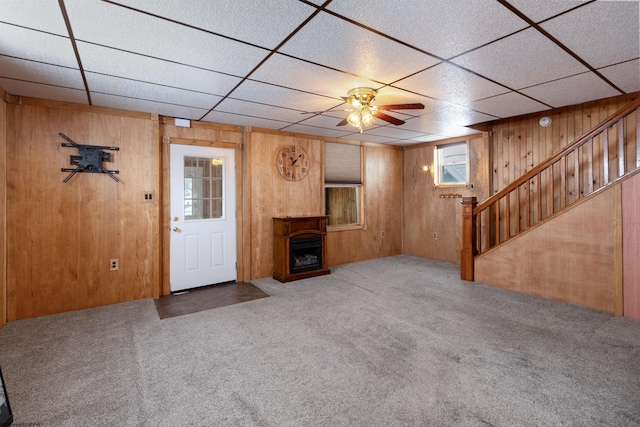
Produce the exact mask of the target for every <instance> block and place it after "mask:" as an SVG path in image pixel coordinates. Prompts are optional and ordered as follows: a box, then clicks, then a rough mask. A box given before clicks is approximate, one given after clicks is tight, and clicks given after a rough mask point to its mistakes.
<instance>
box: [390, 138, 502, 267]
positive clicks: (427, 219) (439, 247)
mask: <svg viewBox="0 0 640 427" xmlns="http://www.w3.org/2000/svg"><path fill="white" fill-rule="evenodd" d="M458 140H459V139H458ZM455 141H456V140H448V142H455ZM446 142H447V141H440V142H436V143H431V144H425V145H420V146H410V147H406V148H405V150H404V160H403V164H404V172H403V174H404V175H403V176H404V178H403V180H404V184H403V203H404V221H403V223H404V227H403V228H404V232H403V236H404V237H403V253H405V254H408V255H415V256H420V257H424V258H431V259H438V260H442V261H447V262H453V263H460V250H461V248H462V235H461V228H460V224H461V223H462V208H461V205H460V203H461V201H462V199H461V198H440V195H443V194H447V193H459V194H461V195H463V196H476V197H477V198H478V199H479V200H484V199H486V198H487V197H488V195H489V193H490V192H491V188H490V184H489V182H490V176H491V175H492V174H495V169H491V170H490V169H489V161H488V156H489V155H490V154H489V153H490V150H489V138H488V136H485V135H476V136H472V137H470V138H469V141H468V142H469V156H470V182H472V183H473V184H474V190H471V189H468V188H464V187H455V188H435V187H434V186H433V172H432V171H429V172H424V171H423V170H422V166H423V165H425V164H428V165H433V149H434V146H435V145H437V144H442V143H446ZM389 197H392V196H391V195H389ZM379 204H380V205H382V202H381V203H379ZM487 220H492V219H484V221H485V222H486V221H487ZM433 233H436V234H437V239H434V238H433Z"/></svg>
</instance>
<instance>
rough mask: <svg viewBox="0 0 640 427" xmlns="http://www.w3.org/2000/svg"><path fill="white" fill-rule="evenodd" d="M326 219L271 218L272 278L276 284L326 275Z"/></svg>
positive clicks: (327, 271) (323, 217)
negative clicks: (276, 281)
mask: <svg viewBox="0 0 640 427" xmlns="http://www.w3.org/2000/svg"><path fill="white" fill-rule="evenodd" d="M326 234H327V217H326V216H320V217H286V218H273V278H274V279H276V280H278V281H280V282H290V281H293V280H299V279H305V278H308V277H314V276H320V275H323V274H329V273H330V270H329V269H328V268H327V264H326Z"/></svg>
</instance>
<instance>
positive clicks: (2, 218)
mask: <svg viewBox="0 0 640 427" xmlns="http://www.w3.org/2000/svg"><path fill="white" fill-rule="evenodd" d="M0 91H1V93H0V96H2V100H0V329H1V328H2V327H3V326H4V325H5V324H6V323H7V104H6V102H5V101H4V94H5V92H4V91H2V90H1V89H0Z"/></svg>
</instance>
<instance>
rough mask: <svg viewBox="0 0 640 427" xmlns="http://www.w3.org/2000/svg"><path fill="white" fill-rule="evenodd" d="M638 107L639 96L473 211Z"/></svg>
mask: <svg viewBox="0 0 640 427" xmlns="http://www.w3.org/2000/svg"><path fill="white" fill-rule="evenodd" d="M638 107H640V98H639V99H637V100H635V101H634V102H632V103H630V104H628V105H627V106H625V107H624V108H622V109H620V110H619V111H617V112H616V113H615V114H613V115H612V116H610V117H608V118H606V119H605V120H603V121H602V122H600V124H599V125H597V126H596V127H594V128H593V129H591V130H590V131H588V132H586V133H585V134H584V135H582V136H580V137H578V139H576V140H575V141H574V142H572V143H571V144H569V145H567V146H566V147H565V148H563V149H562V150H560V151H558V152H557V153H556V154H554V155H553V156H551V157H549V158H548V159H547V160H545V161H544V162H542V163H539V164H538V165H537V166H536V167H534V168H533V169H531V170H530V171H529V172H527V173H525V174H524V175H522V176H521V177H520V178H518V179H517V180H515V181H513V182H512V183H511V184H509V185H508V186H506V187H505V188H503V189H502V190H500V191H499V192H497V193H496V194H494V195H493V196H491V197H489V198H488V199H487V200H485V201H484V202H482V203H481V204H479V205H478V206H476V207H475V208H474V209H473V213H474V214H477V213H478V212H480V211H482V210H484V209H486V208H487V207H488V206H491V205H492V204H494V203H495V202H496V201H498V200H500V199H502V198H503V197H504V196H505V195H506V194H507V193H511V192H512V191H513V190H515V189H516V188H518V187H519V186H521V185H522V184H524V183H525V182H527V181H528V180H530V179H531V178H533V177H534V176H536V175H538V174H539V173H540V172H542V171H543V170H545V169H546V168H548V167H549V166H551V165H552V164H554V163H555V162H557V161H558V160H560V159H562V158H563V157H565V156H566V155H567V154H569V153H571V152H572V151H574V150H575V149H576V148H579V147H581V146H582V145H584V144H585V143H587V142H588V141H590V140H591V138H593V137H594V136H596V135H598V134H599V133H600V132H602V131H604V130H605V129H607V128H609V127H610V126H612V125H614V124H616V123H617V122H618V121H619V120H621V119H624V118H625V117H626V116H628V115H629V114H631V113H633V112H634V111H635V110H636V109H637V108H638Z"/></svg>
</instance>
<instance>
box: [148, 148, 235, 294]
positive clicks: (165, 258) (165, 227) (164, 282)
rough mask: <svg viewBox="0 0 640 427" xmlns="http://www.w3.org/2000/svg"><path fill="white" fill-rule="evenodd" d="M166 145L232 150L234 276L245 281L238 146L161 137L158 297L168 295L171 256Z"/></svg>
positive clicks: (169, 194) (169, 180)
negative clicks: (160, 260)
mask: <svg viewBox="0 0 640 427" xmlns="http://www.w3.org/2000/svg"><path fill="white" fill-rule="evenodd" d="M170 144H181V145H197V146H202V147H215V148H232V149H235V163H236V164H235V171H236V277H237V281H238V282H243V281H245V278H244V274H243V272H244V268H243V265H244V262H243V261H244V258H243V251H244V250H243V247H242V242H243V237H242V236H243V234H242V229H243V215H242V201H243V197H242V189H243V185H242V144H240V143H238V144H236V143H233V142H218V141H210V140H203V139H187V138H174V137H169V136H164V137H162V196H163V197H162V201H161V203H162V221H160V222H161V233H160V238H161V240H162V279H161V289H160V295H169V294H170V293H171V282H170V276H169V267H170V259H171V258H170V255H171V249H170V246H171V244H170V243H171V242H170V237H171V235H170V233H169V231H170V230H171V191H170V187H171V174H170V172H171V168H170V166H169V165H170V153H169V145H170Z"/></svg>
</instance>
